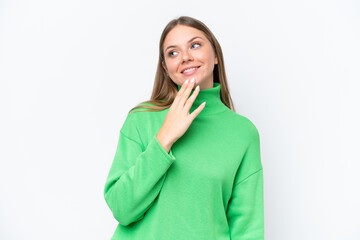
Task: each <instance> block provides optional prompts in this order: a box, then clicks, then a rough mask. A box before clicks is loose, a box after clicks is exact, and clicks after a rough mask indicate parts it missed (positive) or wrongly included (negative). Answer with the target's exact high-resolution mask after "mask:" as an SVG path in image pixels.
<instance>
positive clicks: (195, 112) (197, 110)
mask: <svg viewBox="0 0 360 240" xmlns="http://www.w3.org/2000/svg"><path fill="white" fill-rule="evenodd" d="M205 105H206V102H204V103H202V104H200V106H199V107H197V108H196V109H195V110H194V111H193V112H192V113H191V114H189V116H190V118H191V121H194V119H195V118H196V117H197V115H199V113H200V112H201V111H202V110H203V109H204V107H205Z"/></svg>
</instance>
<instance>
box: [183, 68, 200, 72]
mask: <svg viewBox="0 0 360 240" xmlns="http://www.w3.org/2000/svg"><path fill="white" fill-rule="evenodd" d="M199 67H200V66H192V67H188V68H185V69H183V70H182V71H181V73H186V72H185V71H186V70H188V71H187V72H191V71H193V70H195V69H198V68H199Z"/></svg>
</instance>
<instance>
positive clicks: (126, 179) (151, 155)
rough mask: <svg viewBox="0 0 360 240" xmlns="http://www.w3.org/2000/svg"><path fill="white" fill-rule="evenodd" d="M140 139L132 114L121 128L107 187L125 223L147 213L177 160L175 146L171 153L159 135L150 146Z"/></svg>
mask: <svg viewBox="0 0 360 240" xmlns="http://www.w3.org/2000/svg"><path fill="white" fill-rule="evenodd" d="M125 133H126V134H127V135H125ZM128 135H132V136H128ZM139 140H140V137H139V135H138V131H137V129H136V126H135V125H134V123H133V121H132V120H131V118H130V117H129V116H128V117H127V119H126V120H125V123H124V125H123V127H122V129H121V130H120V136H119V140H118V144H117V149H116V153H115V157H114V159H113V162H112V165H111V168H110V171H109V174H108V177H107V180H106V183H105V187H104V197H105V201H106V203H107V205H108V207H109V208H110V210H111V212H112V213H113V216H114V218H115V219H116V220H117V221H118V222H119V224H121V225H123V226H127V225H129V224H131V223H133V222H136V221H139V220H141V219H142V218H143V217H144V215H145V213H146V211H147V210H148V209H149V208H150V207H151V206H152V205H153V203H154V201H155V199H156V197H157V196H158V194H159V192H160V190H161V188H162V185H163V183H164V180H165V176H166V173H167V170H168V168H169V167H170V166H171V164H172V163H173V162H174V161H175V157H174V155H173V154H172V151H171V149H170V151H169V153H167V152H166V151H165V149H164V148H163V147H162V146H161V144H160V143H159V141H158V139H157V138H156V135H154V136H153V137H152V138H151V140H150V141H149V144H148V145H147V146H143V145H142V144H141V143H140V142H139Z"/></svg>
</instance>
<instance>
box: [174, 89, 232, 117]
mask: <svg viewBox="0 0 360 240" xmlns="http://www.w3.org/2000/svg"><path fill="white" fill-rule="evenodd" d="M180 88H181V86H179V85H178V90H180ZM220 89H221V85H220V83H218V82H214V86H213V87H212V88H207V89H202V90H201V89H200V91H199V93H198V95H197V96H196V98H195V101H194V103H193V104H192V106H191V108H190V113H192V112H193V111H194V110H195V109H197V108H198V107H199V106H200V104H202V103H203V102H206V104H205V107H204V109H203V110H202V111H201V112H200V113H199V115H198V116H205V115H211V114H216V113H220V112H223V111H225V110H226V109H228V107H227V106H226V105H225V104H223V102H222V101H221V98H220ZM193 92H194V90H191V94H190V96H191V95H192V94H193Z"/></svg>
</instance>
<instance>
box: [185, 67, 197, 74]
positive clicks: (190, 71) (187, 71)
mask: <svg viewBox="0 0 360 240" xmlns="http://www.w3.org/2000/svg"><path fill="white" fill-rule="evenodd" d="M198 68H199V67H193V68H188V69H186V70H185V71H183V72H182V73H183V74H184V75H186V76H189V75H191V74H193V73H195V72H196V71H197V70H198Z"/></svg>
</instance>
